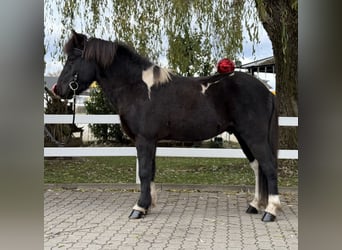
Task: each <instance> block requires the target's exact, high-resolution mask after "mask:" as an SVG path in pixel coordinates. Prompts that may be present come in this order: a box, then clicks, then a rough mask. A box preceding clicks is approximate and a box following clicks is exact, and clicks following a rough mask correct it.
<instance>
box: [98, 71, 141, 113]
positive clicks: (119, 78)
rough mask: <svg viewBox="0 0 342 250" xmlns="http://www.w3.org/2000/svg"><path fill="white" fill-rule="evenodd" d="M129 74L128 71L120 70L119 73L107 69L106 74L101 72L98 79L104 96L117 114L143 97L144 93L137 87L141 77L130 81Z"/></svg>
mask: <svg viewBox="0 0 342 250" xmlns="http://www.w3.org/2000/svg"><path fill="white" fill-rule="evenodd" d="M123 72H127V73H123ZM129 72H130V70H129V69H124V70H122V69H121V70H120V71H116V70H114V69H108V71H107V72H102V73H101V76H99V77H98V83H99V85H100V87H101V89H102V91H103V93H104V95H105V96H106V97H107V99H108V100H109V101H110V102H111V103H112V104H114V105H115V106H116V107H117V108H118V110H119V113H120V112H121V111H122V110H123V109H127V108H129V106H131V105H133V104H134V101H136V100H137V99H139V98H143V96H144V92H143V91H139V90H138V88H141V85H140V86H139V81H141V76H140V78H139V76H138V75H137V76H135V78H136V79H132V76H131V74H129ZM141 74H142V73H141Z"/></svg>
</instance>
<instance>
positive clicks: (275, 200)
mask: <svg viewBox="0 0 342 250" xmlns="http://www.w3.org/2000/svg"><path fill="white" fill-rule="evenodd" d="M280 207H281V205H280V199H279V195H269V196H268V205H267V208H266V210H265V212H268V213H271V214H273V215H277V211H278V210H279V209H280Z"/></svg>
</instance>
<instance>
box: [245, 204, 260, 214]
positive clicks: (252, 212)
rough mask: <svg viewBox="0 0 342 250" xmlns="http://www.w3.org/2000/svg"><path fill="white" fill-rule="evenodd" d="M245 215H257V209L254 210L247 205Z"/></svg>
mask: <svg viewBox="0 0 342 250" xmlns="http://www.w3.org/2000/svg"><path fill="white" fill-rule="evenodd" d="M246 213H247V214H257V213H258V209H256V208H255V207H253V206H251V205H249V206H248V208H247V210H246Z"/></svg>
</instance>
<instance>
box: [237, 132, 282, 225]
mask: <svg viewBox="0 0 342 250" xmlns="http://www.w3.org/2000/svg"><path fill="white" fill-rule="evenodd" d="M235 136H236V137H237V139H238V141H239V143H240V145H241V149H242V150H243V151H244V153H245V154H246V156H247V158H248V159H249V161H250V164H251V167H252V168H253V170H254V173H255V179H256V183H255V184H256V186H255V197H254V200H253V201H252V202H251V203H250V207H249V208H248V209H247V212H248V213H256V212H257V210H258V209H260V206H261V205H267V206H266V209H265V213H264V215H263V217H262V220H263V221H264V222H269V221H274V220H275V218H276V214H277V211H278V210H279V209H280V200H279V193H278V179H277V159H276V155H274V153H273V152H272V150H271V147H270V144H269V143H268V141H265V140H263V139H261V138H262V137H261V136H260V137H259V136H254V137H253V136H249V137H247V136H245V137H243V138H242V137H241V136H240V135H239V134H235ZM244 138H248V140H245V139H244ZM254 208H255V209H254Z"/></svg>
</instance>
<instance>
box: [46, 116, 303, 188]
mask: <svg viewBox="0 0 342 250" xmlns="http://www.w3.org/2000/svg"><path fill="white" fill-rule="evenodd" d="M72 119H73V117H72V115H48V114H44V124H71V123H72ZM75 123H76V124H119V123H120V118H119V116H118V115H84V114H77V115H76V117H75ZM279 126H293V127H296V126H298V117H279ZM59 156H64V157H83V156H134V157H137V151H136V149H135V148H134V147H44V157H59ZM156 156H166V157H208V158H245V155H244V154H243V152H242V150H241V149H223V148H215V149H213V148H174V147H172V148H171V147H157V151H156ZM278 158H279V159H298V150H288V149H287V150H279V151H278ZM138 170H139V167H138V160H136V183H137V184H139V183H140V180H139V172H138Z"/></svg>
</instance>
